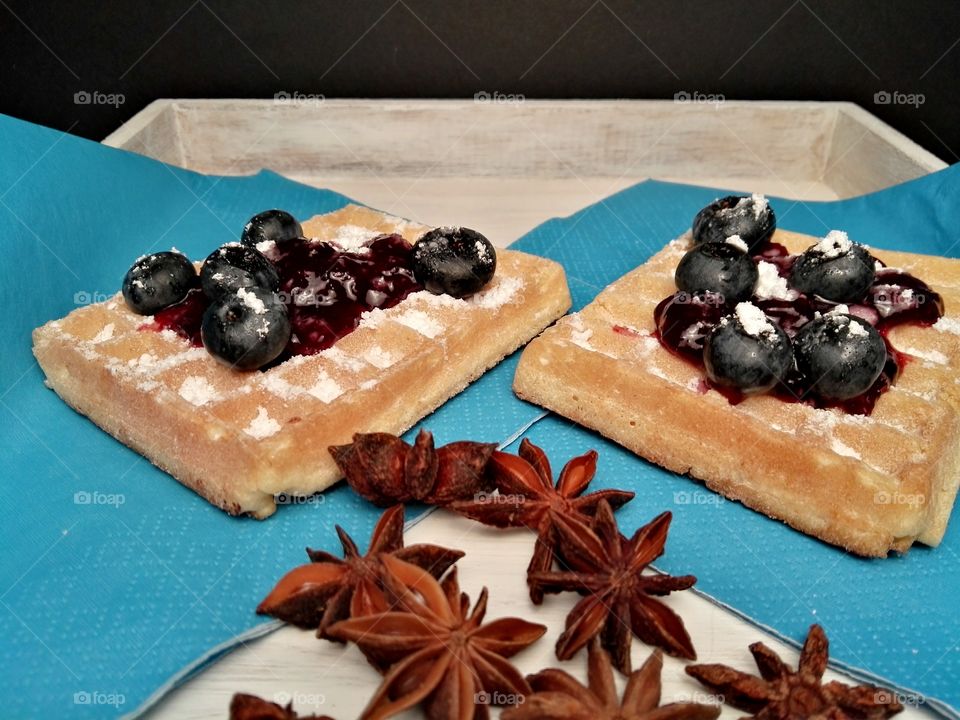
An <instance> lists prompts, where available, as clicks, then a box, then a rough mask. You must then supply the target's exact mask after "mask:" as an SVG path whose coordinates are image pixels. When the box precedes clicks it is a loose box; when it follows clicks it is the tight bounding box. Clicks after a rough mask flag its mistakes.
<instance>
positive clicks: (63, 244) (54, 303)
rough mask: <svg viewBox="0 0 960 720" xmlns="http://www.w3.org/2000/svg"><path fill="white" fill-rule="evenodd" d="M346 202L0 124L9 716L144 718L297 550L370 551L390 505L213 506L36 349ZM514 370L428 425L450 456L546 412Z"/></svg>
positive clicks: (214, 651)
mask: <svg viewBox="0 0 960 720" xmlns="http://www.w3.org/2000/svg"><path fill="white" fill-rule="evenodd" d="M347 202H349V201H348V199H347V198H345V197H343V196H342V195H338V194H337V193H334V192H330V191H327V190H316V189H313V188H309V187H306V186H303V185H300V184H297V183H294V182H290V181H288V180H285V179H283V178H281V177H279V176H278V175H275V174H272V173H268V172H264V173H260V174H259V175H257V176H254V177H249V178H217V177H207V176H203V175H199V174H196V173H192V172H188V171H185V170H181V169H178V168H174V167H170V166H167V165H164V164H162V163H158V162H155V161H153V160H149V159H147V158H144V157H140V156H137V155H133V154H129V153H126V152H122V151H118V150H114V149H111V148H107V147H104V146H101V145H99V144H97V143H93V142H88V141H85V140H81V139H79V138H75V137H72V136H70V135H64V134H62V133H58V132H54V131H52V130H48V129H45V128H41V127H38V126H35V125H30V124H27V123H24V122H20V121H17V120H13V119H10V118H4V117H0V247H2V252H3V264H4V279H3V284H2V287H0V293H2V298H0V299H2V304H0V307H2V308H3V312H2V313H0V337H2V338H3V346H4V353H3V362H2V363H0V457H2V459H3V460H2V466H0V477H2V478H3V481H2V487H0V517H2V518H3V520H2V531H0V532H2V541H3V542H2V546H3V552H2V553H0V636H2V638H3V640H2V642H0V696H2V697H3V698H4V705H3V707H4V710H3V712H2V713H0V714H2V715H3V716H4V717H10V718H20V717H45V718H52V717H63V716H71V717H73V716H76V717H116V716H118V715H121V714H126V713H130V712H133V711H134V710H135V709H137V708H139V707H141V706H142V705H143V703H144V702H145V701H147V699H148V698H151V696H152V697H153V699H156V697H158V695H159V693H162V692H163V691H164V690H165V689H169V687H170V686H172V685H174V684H176V683H179V682H181V681H182V680H183V679H184V678H185V677H187V676H188V675H189V674H190V673H192V672H195V671H196V669H198V668H199V667H202V666H203V665H204V663H206V662H209V661H211V660H212V659H215V658H216V657H217V656H218V655H219V654H221V653H222V652H223V651H225V650H226V649H227V648H229V647H231V646H233V645H235V644H236V638H238V636H242V635H243V634H244V633H248V635H247V636H246V637H249V636H251V635H255V634H258V633H262V632H263V630H264V625H263V623H264V619H263V618H260V617H257V616H256V615H254V613H253V609H254V608H255V607H256V604H257V602H258V601H259V600H260V599H261V598H262V597H263V596H264V595H265V594H266V592H267V591H269V589H270V588H271V587H272V585H273V583H274V582H275V580H276V579H277V578H278V577H279V576H280V575H281V574H282V573H283V572H285V571H286V570H288V569H289V568H291V567H293V566H294V565H296V564H300V563H302V562H305V560H306V556H305V554H304V552H303V548H304V546H306V545H308V544H309V545H311V546H313V547H322V548H325V549H327V550H331V551H336V552H339V544H338V542H337V541H336V536H335V534H334V531H333V525H334V522H336V523H339V524H340V525H342V526H344V527H345V528H346V529H347V531H348V532H350V533H351V535H353V537H354V538H355V539H356V540H357V542H358V543H361V545H363V544H365V543H366V540H367V537H368V536H369V532H370V530H371V529H372V527H373V524H374V522H375V521H376V519H377V518H378V517H379V512H380V511H379V510H377V509H376V508H374V507H372V506H371V505H369V504H367V503H366V502H364V501H362V500H360V499H359V498H357V497H356V496H355V495H354V494H353V493H352V492H351V491H349V490H348V489H346V488H345V487H338V488H336V489H334V490H332V491H329V492H327V493H324V494H323V495H322V496H319V497H317V498H315V499H313V500H311V501H310V502H309V503H306V504H302V505H297V506H290V507H281V508H280V510H279V511H278V512H277V513H276V515H275V516H274V517H272V518H270V519H269V520H267V521H265V522H258V521H256V520H250V519H243V518H239V519H238V518H231V517H228V516H227V515H225V514H224V513H222V512H220V511H219V510H216V509H214V508H213V507H211V506H210V505H208V504H207V503H206V502H205V501H204V500H203V499H201V498H200V497H198V496H196V495H194V494H193V493H192V492H191V491H189V490H187V489H185V488H184V487H182V486H181V485H180V484H179V483H177V482H175V481H174V480H172V479H171V478H170V477H169V476H167V475H166V474H164V473H162V472H161V471H159V470H157V469H156V468H154V467H153V466H152V465H150V463H149V462H147V461H146V460H144V459H143V458H141V457H140V456H139V455H138V454H136V453H134V452H133V451H131V450H128V449H127V448H126V447H124V446H123V445H122V444H120V443H118V442H116V441H115V440H113V439H112V438H111V437H110V436H108V435H107V434H105V433H103V432H102V431H100V430H99V429H98V428H97V427H95V426H94V425H93V423H91V422H89V421H88V420H86V419H85V418H84V417H82V416H80V415H78V414H76V413H74V412H73V411H72V410H70V409H69V408H68V407H67V406H66V405H65V404H64V403H63V402H61V401H60V399H59V398H58V397H57V396H56V395H55V394H54V393H53V392H51V391H50V390H48V389H46V388H45V387H44V384H43V374H42V372H41V371H40V370H39V368H38V367H37V365H36V363H35V361H34V359H33V355H32V354H31V350H30V347H31V340H30V332H31V330H32V329H33V328H35V327H37V326H39V325H41V324H42V323H44V322H46V321H47V320H52V319H54V318H58V317H62V316H64V315H66V314H67V313H68V312H70V311H71V310H72V309H74V308H75V307H76V306H77V304H82V303H87V302H91V301H98V300H102V299H104V298H105V297H107V296H109V295H111V294H113V293H114V292H116V290H117V289H118V287H119V284H120V280H121V279H122V277H123V274H124V273H125V272H126V270H127V268H128V267H129V265H130V263H131V262H132V261H133V260H134V258H136V257H137V256H139V255H141V254H143V253H146V252H149V251H155V250H161V249H169V248H170V247H171V246H176V247H177V248H179V249H180V250H182V251H184V252H186V253H187V254H188V255H189V256H191V257H194V258H203V257H205V256H206V255H207V254H208V253H209V252H210V251H212V250H213V249H214V248H215V247H217V246H218V245H219V244H221V243H223V242H225V241H229V240H235V239H236V238H237V236H238V234H239V231H240V229H241V228H242V226H243V223H244V222H245V221H246V220H247V219H248V218H249V217H250V216H251V215H253V214H254V213H256V212H259V211H260V210H263V209H265V208H268V207H282V208H285V209H287V210H289V211H291V212H293V213H294V214H295V215H297V216H299V217H310V216H311V215H314V214H316V213H322V212H327V211H330V210H334V209H336V208H338V207H341V206H343V205H344V204H346V203H347ZM515 364H516V359H515V358H511V359H508V360H507V361H505V362H504V363H502V364H501V365H500V366H499V367H498V368H496V369H495V370H493V371H492V372H490V373H488V374H487V375H486V376H484V377H483V378H482V379H481V380H480V381H478V382H477V383H476V385H474V386H473V390H474V391H473V392H470V393H464V394H461V395H460V396H458V397H457V398H455V399H454V400H452V401H450V402H449V403H447V404H446V405H445V406H444V407H443V408H441V409H440V410H438V411H437V412H436V413H434V414H433V415H432V416H431V417H429V418H427V419H426V420H424V425H425V426H426V427H428V428H430V429H431V430H432V431H434V434H435V435H436V438H437V442H438V443H441V444H442V443H445V442H449V441H450V440H454V439H461V438H471V439H476V440H484V441H492V442H501V441H505V440H507V439H508V438H510V437H511V436H513V435H516V434H517V433H518V432H519V431H520V430H521V429H522V428H524V427H525V426H526V425H528V424H529V423H530V422H532V421H533V420H534V419H535V418H537V417H539V416H540V415H541V411H540V410H539V409H537V408H532V407H530V406H525V405H523V404H522V403H519V402H518V401H516V400H515V399H514V398H513V395H512V393H511V391H510V382H511V379H512V377H513V368H514V366H515ZM414 512H416V509H413V508H411V509H410V510H409V511H408V513H409V514H411V515H412V514H413V513H414ZM266 627H268V628H269V627H270V626H266ZM224 711H225V712H226V708H224Z"/></svg>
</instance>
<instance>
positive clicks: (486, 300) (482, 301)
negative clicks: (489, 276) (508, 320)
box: [470, 277, 523, 310]
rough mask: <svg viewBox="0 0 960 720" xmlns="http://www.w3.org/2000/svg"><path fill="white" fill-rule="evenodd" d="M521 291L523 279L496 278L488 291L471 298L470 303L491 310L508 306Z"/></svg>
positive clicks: (488, 287)
mask: <svg viewBox="0 0 960 720" xmlns="http://www.w3.org/2000/svg"><path fill="white" fill-rule="evenodd" d="M521 290H523V280H522V279H521V278H518V277H501V278H494V280H493V281H492V282H491V284H490V285H488V286H487V287H486V289H484V290H483V291H481V292H479V293H477V294H476V295H474V296H473V297H472V298H470V302H471V303H472V304H474V305H477V306H479V307H482V308H486V309H488V310H490V309H494V308H498V307H502V306H503V305H506V304H507V303H508V302H510V301H511V300H512V299H513V298H514V297H515V296H516V295H517V294H518V293H519V292H520V291H521Z"/></svg>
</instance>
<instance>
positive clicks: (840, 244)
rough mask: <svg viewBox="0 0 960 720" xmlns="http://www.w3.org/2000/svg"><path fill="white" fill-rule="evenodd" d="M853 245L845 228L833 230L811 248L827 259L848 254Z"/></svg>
mask: <svg viewBox="0 0 960 720" xmlns="http://www.w3.org/2000/svg"><path fill="white" fill-rule="evenodd" d="M851 247H853V243H851V242H850V238H848V237H847V234H846V233H845V232H843V230H831V231H830V232H828V233H827V235H826V237H824V238H823V239H822V240H821V241H820V242H818V243H817V244H816V245H814V246H813V247H812V248H811V251H812V252H814V253H817V254H818V255H822V256H823V257H824V258H825V259H827V260H831V259H833V258H837V257H840V256H841V255H846V254H847V253H848V252H850V248H851Z"/></svg>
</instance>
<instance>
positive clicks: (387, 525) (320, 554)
mask: <svg viewBox="0 0 960 720" xmlns="http://www.w3.org/2000/svg"><path fill="white" fill-rule="evenodd" d="M336 529H337V535H339V537H340V544H341V545H342V546H343V559H340V558H338V557H336V556H334V555H332V554H330V553H328V552H324V551H322V550H310V549H309V548H308V549H307V555H308V556H309V558H310V560H311V562H309V563H307V564H305V565H300V566H299V567H296V568H294V569H293V570H291V571H290V572H288V573H287V574H286V575H284V576H283V577H282V578H280V580H279V582H278V583H277V584H276V586H275V587H274V588H273V590H271V591H270V594H269V595H267V596H266V597H265V598H264V599H263V601H262V602H261V603H260V605H259V606H258V607H257V613H258V614H260V615H272V616H273V617H276V618H279V619H280V620H284V621H286V622H289V623H292V624H294V625H297V626H299V627H302V628H308V629H313V628H316V630H317V635H318V636H319V637H326V636H327V628H328V627H329V626H330V625H332V624H333V623H335V622H337V621H339V620H343V619H344V618H347V617H351V616H355V615H368V614H370V613H373V612H377V611H379V610H383V609H385V605H384V603H385V600H384V595H383V592H382V587H383V560H384V558H387V557H391V558H398V559H400V560H403V561H405V562H408V563H412V564H414V565H416V566H418V567H421V568H423V569H425V570H426V571H427V572H429V573H431V574H433V575H434V576H436V577H440V576H442V575H443V574H444V573H445V572H446V571H447V569H448V568H449V567H450V566H451V565H453V564H454V563H455V562H456V561H457V560H459V559H460V558H461V557H463V553H462V552H461V551H459V550H450V549H448V548H443V547H439V546H437V545H428V544H420V545H410V546H408V547H404V545H403V505H396V506H394V507H392V508H390V509H389V510H387V511H386V512H384V513H383V515H381V517H380V520H379V521H378V522H377V525H376V527H375V528H374V530H373V534H372V536H371V538H370V546H369V548H368V549H367V553H366V554H365V555H361V554H360V551H359V550H358V549H357V545H356V543H354V541H353V539H352V538H351V537H350V536H349V535H347V533H346V532H345V531H344V530H343V528H341V527H340V526H339V525H337V526H336Z"/></svg>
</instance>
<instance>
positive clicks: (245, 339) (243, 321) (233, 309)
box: [200, 287, 290, 370]
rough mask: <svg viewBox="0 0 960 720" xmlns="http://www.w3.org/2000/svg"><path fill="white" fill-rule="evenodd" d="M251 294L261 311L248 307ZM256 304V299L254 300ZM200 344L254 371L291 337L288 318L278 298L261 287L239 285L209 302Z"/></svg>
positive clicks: (233, 364) (234, 365) (229, 362)
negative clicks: (261, 305) (246, 297)
mask: <svg viewBox="0 0 960 720" xmlns="http://www.w3.org/2000/svg"><path fill="white" fill-rule="evenodd" d="M246 294H250V295H253V296H254V297H255V298H256V300H259V301H260V302H262V303H263V305H264V308H263V311H262V312H258V310H257V308H254V307H251V306H250V302H249V300H250V298H249V297H248V300H247V301H245V300H244V295H246ZM253 304H254V305H256V302H254V303H253ZM200 335H201V337H202V339H203V346H204V347H205V348H206V349H207V352H209V353H210V354H211V355H213V356H214V357H215V358H216V359H217V360H218V361H220V362H221V363H223V364H224V365H227V366H229V367H232V368H234V369H237V370H256V369H257V368H260V367H263V366H264V365H266V364H267V363H269V362H271V361H273V360H275V359H276V358H277V356H279V355H280V353H282V352H283V350H284V348H285V347H286V346H287V343H288V342H289V340H290V320H289V318H288V317H287V308H286V306H285V305H284V304H283V302H282V301H281V300H280V297H279V296H278V295H277V294H276V293H273V292H271V291H269V290H266V289H264V288H260V287H251V288H241V289H240V290H238V291H237V292H234V293H231V294H228V295H224V296H222V297H220V298H219V299H218V300H214V301H213V302H212V303H210V307H208V308H207V310H206V312H205V313H204V314H203V324H202V325H201V327H200Z"/></svg>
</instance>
